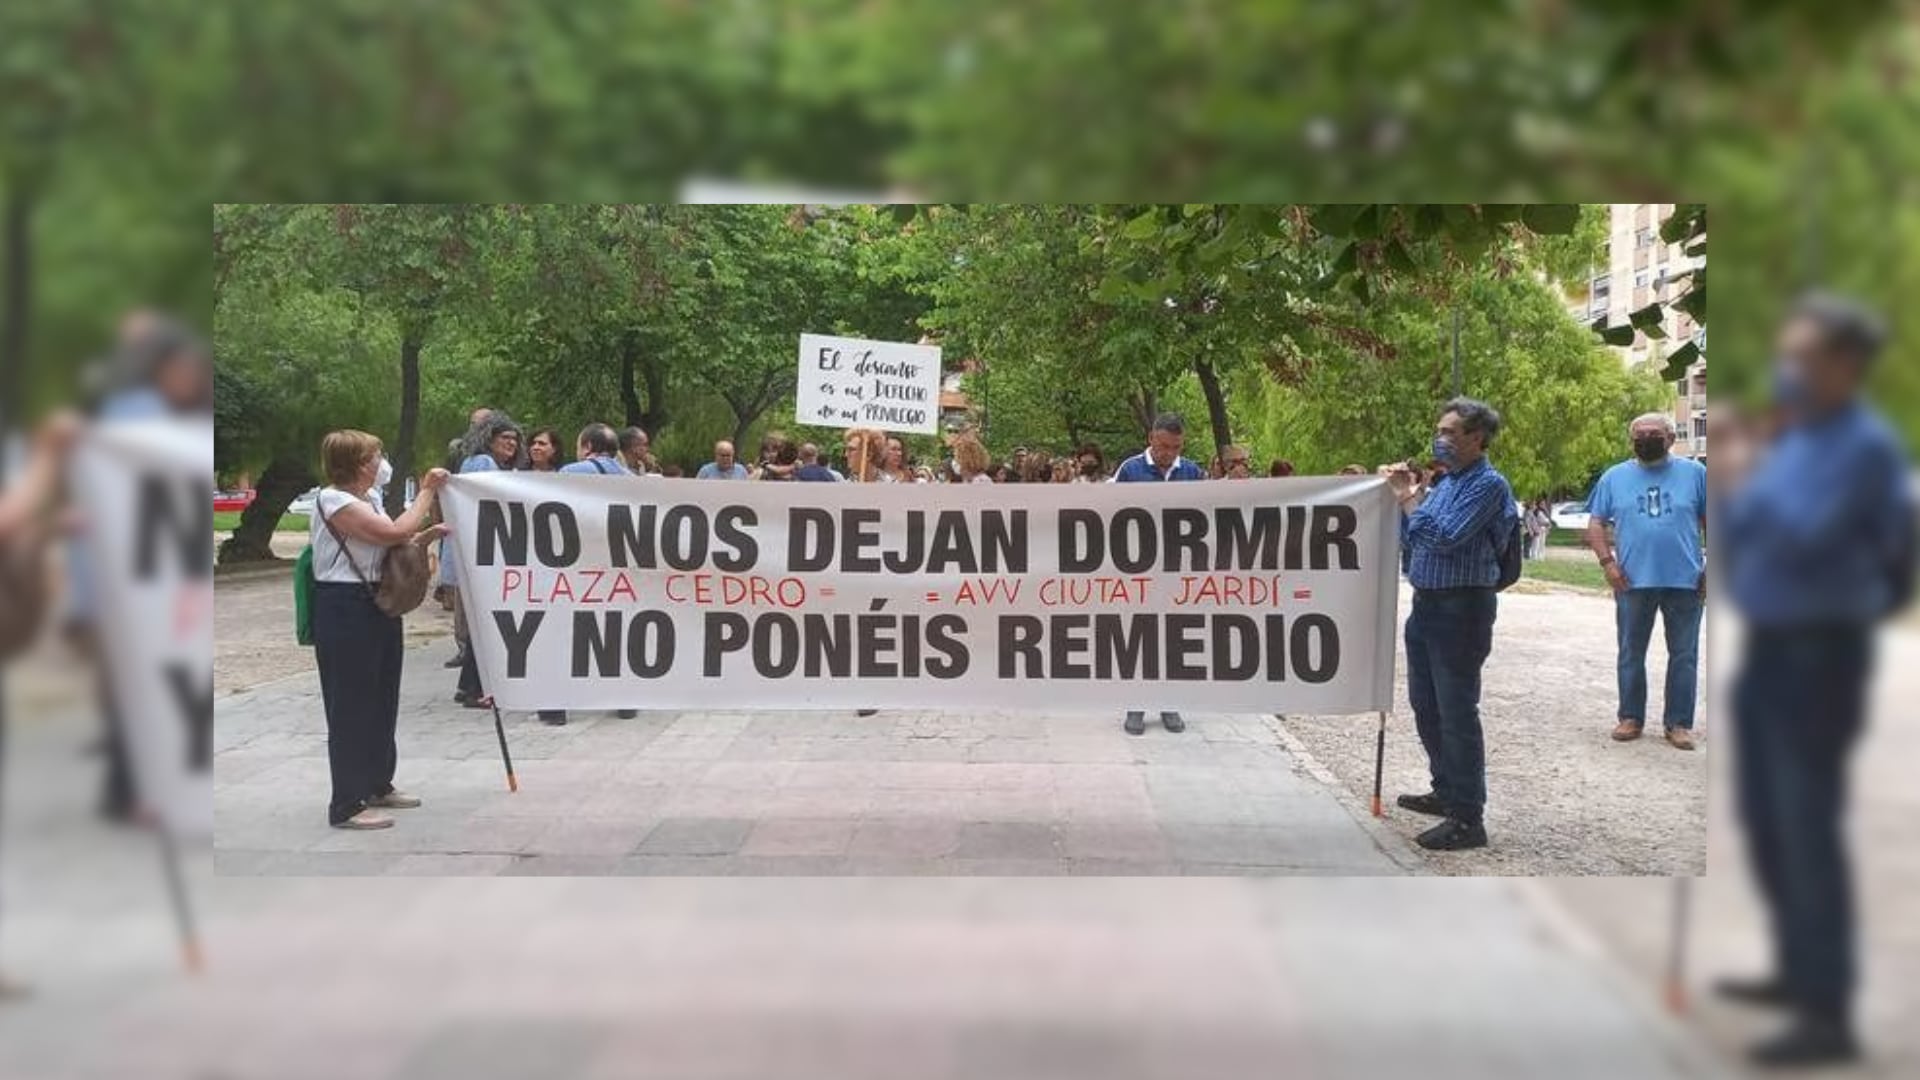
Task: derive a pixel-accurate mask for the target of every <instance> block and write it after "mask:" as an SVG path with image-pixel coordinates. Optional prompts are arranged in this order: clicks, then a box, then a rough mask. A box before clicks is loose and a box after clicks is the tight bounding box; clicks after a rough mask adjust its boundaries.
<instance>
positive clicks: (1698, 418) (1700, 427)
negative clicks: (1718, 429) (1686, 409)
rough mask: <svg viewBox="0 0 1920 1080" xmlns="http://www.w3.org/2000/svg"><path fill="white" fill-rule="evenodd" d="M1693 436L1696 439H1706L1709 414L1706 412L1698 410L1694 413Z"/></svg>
mask: <svg viewBox="0 0 1920 1080" xmlns="http://www.w3.org/2000/svg"><path fill="white" fill-rule="evenodd" d="M1693 437H1694V438H1695V439H1704V438H1706V437H1707V414H1706V413H1705V412H1696V413H1694V414H1693Z"/></svg>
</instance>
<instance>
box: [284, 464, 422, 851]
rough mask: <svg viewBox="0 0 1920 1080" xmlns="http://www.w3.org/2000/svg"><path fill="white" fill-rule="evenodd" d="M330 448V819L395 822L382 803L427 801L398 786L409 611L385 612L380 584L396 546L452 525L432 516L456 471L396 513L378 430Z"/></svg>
mask: <svg viewBox="0 0 1920 1080" xmlns="http://www.w3.org/2000/svg"><path fill="white" fill-rule="evenodd" d="M320 456H321V465H322V468H323V469H324V470H325V472H326V476H327V480H328V481H329V486H327V487H325V488H322V489H321V491H320V494H319V496H318V497H317V498H316V499H315V500H314V514H313V522H312V529H313V578H314V582H313V656H314V662H315V663H316V664H317V665H318V666H319V668H320V698H321V702H322V707H323V708H324V709H325V710H326V714H327V766H328V769H329V771H330V772H331V774H332V779H333V793H332V796H331V798H330V799H329V800H328V803H327V823H328V824H329V825H332V826H333V827H334V828H336V829H385V828H390V827H392V825H393V819H392V818H390V817H387V816H386V815H384V814H381V813H378V812H377V811H379V810H386V809H398V810H406V809H412V808H413V807H416V806H419V805H420V800H419V799H417V798H415V797H414V796H412V795H408V794H406V793H405V792H402V791H400V790H398V789H396V788H395V787H394V786H393V773H394V768H395V766H396V764H397V763H398V759H399V752H398V748H397V746H396V744H395V742H394V731H395V728H396V726H397V725H398V722H399V716H400V668H401V664H402V662H403V660H404V658H405V642H404V636H403V633H402V630H401V626H400V617H399V616H397V615H388V614H387V613H385V612H383V611H381V610H380V608H379V606H378V605H376V604H375V603H374V590H373V586H374V585H376V584H377V583H378V582H379V580H380V573H381V563H382V559H383V557H384V555H385V553H386V549H387V548H390V547H393V546H395V545H398V544H426V543H431V542H432V541H434V540H436V539H438V538H439V537H441V536H442V535H444V534H445V533H446V526H444V525H435V526H431V527H428V526H427V520H428V518H429V517H430V516H431V515H432V513H433V505H434V499H435V495H436V493H437V492H438V491H439V489H440V485H442V484H444V483H446V480H447V471H446V470H445V469H434V470H433V471H431V472H429V473H428V474H427V475H426V477H425V478H424V479H422V481H421V483H420V494H419V495H418V496H417V497H416V498H415V499H414V501H413V505H412V506H411V507H409V508H408V509H407V511H406V512H405V513H404V514H401V515H400V517H398V518H396V519H389V518H388V517H387V515H386V512H385V510H383V509H382V508H381V507H380V505H379V504H378V503H375V502H373V501H372V500H371V499H370V498H368V496H367V492H368V490H369V489H370V488H372V487H373V480H374V477H375V476H376V475H377V474H378V472H379V470H380V463H381V461H382V460H383V455H382V454H381V443H380V440H379V439H378V438H376V437H375V436H372V435H369V434H367V433H366V432H364V431H335V432H331V433H329V434H328V435H327V437H326V438H325V439H324V440H322V442H321V444H320Z"/></svg>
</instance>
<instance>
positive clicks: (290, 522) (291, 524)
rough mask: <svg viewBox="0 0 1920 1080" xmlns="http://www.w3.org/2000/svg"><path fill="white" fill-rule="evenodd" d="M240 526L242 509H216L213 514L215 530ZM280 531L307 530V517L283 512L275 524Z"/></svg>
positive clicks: (227, 529)
mask: <svg viewBox="0 0 1920 1080" xmlns="http://www.w3.org/2000/svg"><path fill="white" fill-rule="evenodd" d="M239 527H240V511H238V510H224V511H222V510H216V511H214V514H213V531H214V532H232V531H233V530H235V529H237V528H239ZM274 528H275V529H277V530H278V531H280V532H306V531H307V529H308V528H309V526H308V524H307V519H306V518H304V517H300V516H299V515H297V514H282V515H281V516H280V524H278V525H275V526H274Z"/></svg>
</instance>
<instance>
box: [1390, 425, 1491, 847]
mask: <svg viewBox="0 0 1920 1080" xmlns="http://www.w3.org/2000/svg"><path fill="white" fill-rule="evenodd" d="M1499 431H1500V414H1499V413H1497V412H1495V411H1494V409H1493V407H1492V406H1491V405H1488V404H1487V403H1486V402H1483V401H1475V400H1473V399H1472V398H1454V399H1453V400H1452V401H1449V402H1447V403H1446V405H1445V406H1443V407H1442V408H1441V410H1440V420H1439V423H1438V424H1436V425H1435V427H1434V435H1433V457H1434V460H1436V461H1438V462H1440V463H1441V464H1442V465H1444V466H1446V472H1445V473H1444V474H1442V475H1441V477H1440V478H1439V479H1438V480H1435V481H1434V482H1433V485H1432V487H1430V488H1428V487H1422V486H1421V485H1420V483H1419V481H1418V480H1416V479H1415V477H1414V475H1413V473H1412V471H1411V470H1409V469H1408V468H1407V466H1406V464H1405V463H1404V462H1402V463H1400V464H1397V465H1389V466H1382V467H1381V470H1380V471H1381V473H1382V474H1383V475H1385V476H1386V478H1387V482H1388V483H1389V484H1390V485H1391V486H1392V488H1393V494H1394V497H1395V498H1396V499H1398V500H1399V502H1400V513H1401V518H1400V547H1401V557H1402V559H1403V560H1404V561H1405V567H1406V571H1407V580H1408V582H1409V583H1411V584H1412V585H1413V611H1412V613H1411V614H1409V615H1408V616H1407V631H1406V634H1407V696H1408V698H1409V699H1410V700H1411V701H1412V703H1413V720H1414V725H1415V726H1416V727H1417V728H1418V729H1419V731H1420V744H1421V746H1423V747H1425V749H1426V751H1427V768H1428V771H1429V772H1431V773H1432V775H1433V790H1432V791H1430V792H1428V793H1427V794H1425V795H1402V796H1400V798H1399V799H1398V800H1397V801H1398V802H1399V805H1400V806H1402V807H1404V808H1406V809H1408V810H1412V811H1414V812H1415V813H1421V814H1431V815H1433V816H1435V817H1439V818H1443V819H1444V820H1442V821H1441V822H1440V824H1438V825H1435V826H1434V827H1433V828H1431V829H1428V830H1427V831H1426V832H1423V833H1421V834H1420V835H1419V836H1417V837H1415V838H1414V842H1415V843H1417V844H1419V845H1420V846H1421V847H1423V848H1427V849H1428V850H1430V851H1461V850H1465V849H1467V848H1477V847H1485V846H1486V843H1487V830H1486V826H1485V824H1484V823H1483V821H1482V812H1483V810H1484V809H1485V807H1486V803H1487V758H1486V747H1485V742H1484V740H1483V738H1482V736H1481V732H1480V669H1481V667H1482V666H1483V665H1485V664H1486V662H1487V654H1488V653H1490V652H1491V651H1492V650H1493V619H1494V614H1495V611H1496V609H1497V607H1498V603H1499V601H1498V600H1497V598H1496V592H1495V590H1496V586H1497V585H1498V584H1499V580H1500V551H1501V548H1502V547H1503V546H1504V545H1505V544H1506V543H1507V538H1508V537H1509V536H1510V535H1511V533H1512V531H1513V525H1514V517H1515V516H1516V513H1517V512H1516V511H1515V510H1514V507H1513V489H1512V488H1511V487H1509V486H1508V485H1507V478H1506V477H1504V476H1501V475H1500V474H1499V473H1498V472H1495V471H1494V468H1493V466H1492V465H1491V464H1490V463H1488V461H1487V444H1489V443H1491V442H1492V441H1493V437H1494V436H1495V435H1497V434H1498V433H1499Z"/></svg>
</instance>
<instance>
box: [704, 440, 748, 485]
mask: <svg viewBox="0 0 1920 1080" xmlns="http://www.w3.org/2000/svg"><path fill="white" fill-rule="evenodd" d="M693 478H694V479H695V480H748V479H751V478H752V474H751V473H749V472H747V467H746V466H745V465H742V464H740V462H739V461H737V460H735V459H734V450H733V444H732V443H730V442H728V441H727V440H725V439H721V440H720V441H719V442H717V443H714V444H713V460H712V461H709V462H707V463H706V464H705V465H702V466H700V471H699V472H697V473H695V474H694V477H693Z"/></svg>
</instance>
